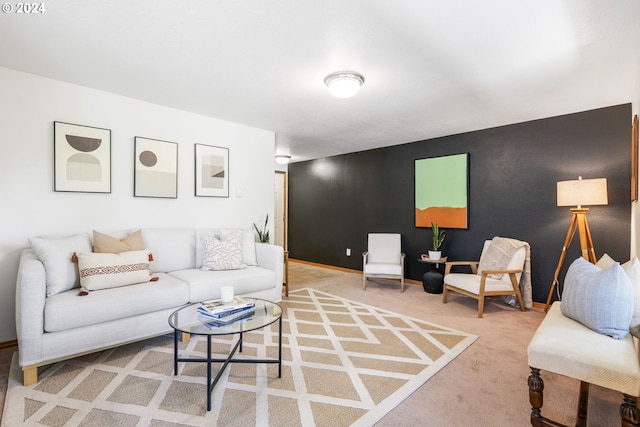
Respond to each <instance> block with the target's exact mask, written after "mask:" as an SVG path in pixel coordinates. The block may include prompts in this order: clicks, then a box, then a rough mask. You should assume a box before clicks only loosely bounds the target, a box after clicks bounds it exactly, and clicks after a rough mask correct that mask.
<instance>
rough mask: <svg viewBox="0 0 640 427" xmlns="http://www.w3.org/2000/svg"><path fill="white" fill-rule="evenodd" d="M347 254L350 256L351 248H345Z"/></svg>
mask: <svg viewBox="0 0 640 427" xmlns="http://www.w3.org/2000/svg"><path fill="white" fill-rule="evenodd" d="M347 256H351V249H349V248H347Z"/></svg>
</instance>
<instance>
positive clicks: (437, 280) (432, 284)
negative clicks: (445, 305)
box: [418, 257, 447, 294]
mask: <svg viewBox="0 0 640 427" xmlns="http://www.w3.org/2000/svg"><path fill="white" fill-rule="evenodd" d="M418 262H421V263H423V264H427V265H429V271H427V272H426V273H424V275H423V276H422V287H423V288H424V291H425V292H428V293H430V294H441V293H442V288H443V286H444V274H442V273H440V272H439V271H438V268H439V267H440V264H444V263H445V262H447V257H444V258H440V259H436V260H434V259H429V258H426V259H423V258H418Z"/></svg>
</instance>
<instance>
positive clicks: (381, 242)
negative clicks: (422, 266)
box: [362, 233, 405, 292]
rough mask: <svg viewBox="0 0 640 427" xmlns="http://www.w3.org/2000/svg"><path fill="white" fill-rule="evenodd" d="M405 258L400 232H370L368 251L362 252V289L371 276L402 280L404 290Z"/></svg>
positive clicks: (402, 289) (365, 286)
mask: <svg viewBox="0 0 640 427" xmlns="http://www.w3.org/2000/svg"><path fill="white" fill-rule="evenodd" d="M404 258H405V255H404V253H402V249H401V242H400V234H396V233H369V236H368V244H367V251H366V252H363V253H362V289H364V290H366V289H367V280H368V279H370V278H380V279H394V280H400V291H401V292H404Z"/></svg>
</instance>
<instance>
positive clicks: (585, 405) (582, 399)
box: [576, 381, 589, 427]
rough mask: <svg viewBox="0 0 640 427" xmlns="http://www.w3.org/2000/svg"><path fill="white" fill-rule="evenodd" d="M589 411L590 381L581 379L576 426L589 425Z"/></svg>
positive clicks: (583, 426) (584, 426)
mask: <svg viewBox="0 0 640 427" xmlns="http://www.w3.org/2000/svg"><path fill="white" fill-rule="evenodd" d="M588 413H589V383H586V382H584V381H580V395H579V396H578V414H577V415H576V427H586V426H587V414H588Z"/></svg>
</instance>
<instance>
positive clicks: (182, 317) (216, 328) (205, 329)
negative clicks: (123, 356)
mask: <svg viewBox="0 0 640 427" xmlns="http://www.w3.org/2000/svg"><path fill="white" fill-rule="evenodd" d="M247 299H250V300H252V301H255V303H256V310H255V312H253V313H252V314H251V315H249V317H246V318H241V319H238V320H236V321H234V322H232V323H229V324H227V325H219V324H216V323H215V322H212V321H210V320H207V319H206V318H204V317H203V316H202V315H199V314H198V305H199V303H195V304H191V305H188V306H185V307H182V308H181V309H179V310H176V311H174V312H173V313H171V315H170V316H169V325H171V327H172V328H173V374H174V375H178V362H200V363H206V364H207V411H210V410H211V393H212V392H213V389H214V387H215V386H216V384H217V383H218V380H220V377H221V376H222V374H223V373H224V370H225V369H226V368H227V365H229V363H277V364H278V378H280V377H281V376H282V308H281V307H280V306H279V305H278V304H276V303H274V302H271V301H267V300H263V299H258V298H247ZM276 321H277V322H278V358H277V359H256V358H246V359H244V358H243V359H234V358H233V356H234V355H235V353H236V351H237V350H240V352H242V334H243V333H245V332H249V331H254V330H256V329H261V328H264V327H266V326H269V325H271V324H272V323H275V322H276ZM181 333H184V334H193V335H204V336H206V337H207V357H206V358H188V357H179V355H178V338H179V337H178V335H180V334H181ZM218 335H238V342H237V343H236V344H235V346H233V348H232V349H231V352H230V353H229V356H228V357H227V358H226V359H218V358H215V359H214V358H213V357H211V337H213V336H218ZM220 362H223V365H222V367H221V368H220V369H219V370H218V373H217V374H216V377H215V378H214V379H213V380H212V379H211V377H212V372H211V364H212V363H220Z"/></svg>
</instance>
